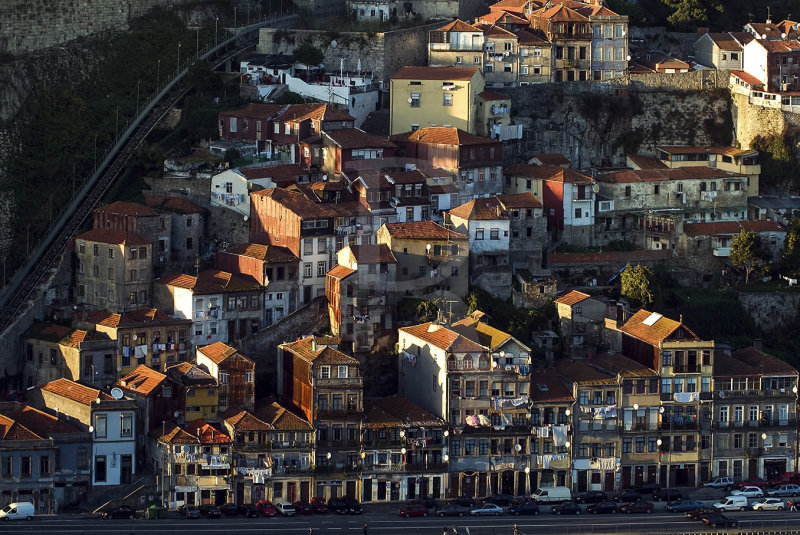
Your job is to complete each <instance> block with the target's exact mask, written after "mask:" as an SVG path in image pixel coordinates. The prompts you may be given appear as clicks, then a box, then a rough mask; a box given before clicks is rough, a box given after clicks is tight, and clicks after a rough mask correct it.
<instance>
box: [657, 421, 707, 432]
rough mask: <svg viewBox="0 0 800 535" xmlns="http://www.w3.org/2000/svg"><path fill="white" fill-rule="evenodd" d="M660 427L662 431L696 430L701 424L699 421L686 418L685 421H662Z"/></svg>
mask: <svg viewBox="0 0 800 535" xmlns="http://www.w3.org/2000/svg"><path fill="white" fill-rule="evenodd" d="M658 428H659V429H661V430H662V431H683V430H689V431H696V430H697V429H700V426H699V423H698V422H697V421H686V420H684V421H683V422H661V424H660V425H659V426H658Z"/></svg>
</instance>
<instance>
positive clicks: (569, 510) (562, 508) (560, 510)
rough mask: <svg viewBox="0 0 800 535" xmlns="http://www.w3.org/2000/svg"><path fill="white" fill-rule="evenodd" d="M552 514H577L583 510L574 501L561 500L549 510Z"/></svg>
mask: <svg viewBox="0 0 800 535" xmlns="http://www.w3.org/2000/svg"><path fill="white" fill-rule="evenodd" d="M551 511H552V513H553V514H554V515H579V514H581V513H582V512H583V509H581V506H580V505H578V504H577V503H574V502H561V503H560V504H558V505H556V506H555V507H553V509H552V510H551Z"/></svg>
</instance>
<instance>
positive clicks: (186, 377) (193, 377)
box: [167, 362, 217, 386]
mask: <svg viewBox="0 0 800 535" xmlns="http://www.w3.org/2000/svg"><path fill="white" fill-rule="evenodd" d="M167 378H168V379H170V380H172V381H175V382H178V383H181V384H182V385H184V386H216V385H217V380H216V379H215V378H214V376H213V375H211V374H209V373H208V372H206V371H205V370H203V369H202V368H200V367H199V366H197V365H195V364H192V363H191V362H181V363H179V364H175V365H174V366H170V367H169V368H167Z"/></svg>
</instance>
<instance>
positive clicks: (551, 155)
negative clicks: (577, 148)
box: [533, 152, 569, 165]
mask: <svg viewBox="0 0 800 535" xmlns="http://www.w3.org/2000/svg"><path fill="white" fill-rule="evenodd" d="M533 157H534V158H536V159H537V160H539V161H540V162H542V164H543V165H569V160H568V159H567V157H566V156H564V155H563V154H561V153H560V152H547V153H540V154H534V155H533Z"/></svg>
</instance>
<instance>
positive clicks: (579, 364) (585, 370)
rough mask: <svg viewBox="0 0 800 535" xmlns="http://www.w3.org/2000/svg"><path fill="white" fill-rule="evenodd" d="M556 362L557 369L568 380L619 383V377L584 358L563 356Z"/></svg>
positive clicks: (589, 382)
mask: <svg viewBox="0 0 800 535" xmlns="http://www.w3.org/2000/svg"><path fill="white" fill-rule="evenodd" d="M555 364H556V370H558V373H559V374H561V376H562V377H564V378H565V379H566V380H567V382H571V383H578V384H584V385H586V384H593V385H613V384H616V383H617V379H616V378H615V377H614V376H612V375H611V374H609V373H606V372H603V371H601V370H598V369H597V368H593V367H592V366H589V364H588V363H587V362H585V361H582V360H571V359H568V358H563V359H557V360H556V362H555Z"/></svg>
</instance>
